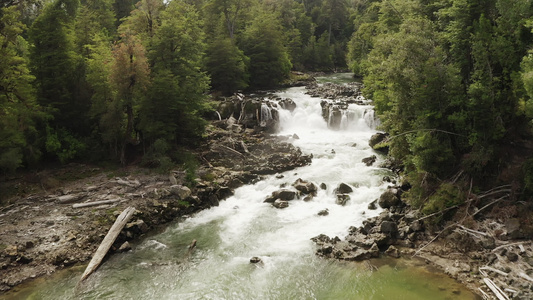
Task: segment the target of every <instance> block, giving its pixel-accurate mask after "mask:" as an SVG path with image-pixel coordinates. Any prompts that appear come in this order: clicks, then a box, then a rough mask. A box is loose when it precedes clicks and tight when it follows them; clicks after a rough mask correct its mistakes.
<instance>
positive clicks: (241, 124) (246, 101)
mask: <svg viewBox="0 0 533 300" xmlns="http://www.w3.org/2000/svg"><path fill="white" fill-rule="evenodd" d="M295 108H296V104H295V103H294V101H292V99H283V98H280V97H276V96H272V95H271V96H268V97H265V96H250V95H243V94H235V95H233V96H231V97H228V98H224V99H222V100H221V101H220V102H219V105H218V109H217V111H218V114H219V119H220V120H219V121H225V120H231V121H229V122H228V123H227V127H226V129H229V130H232V131H234V132H241V131H243V130H245V129H247V128H249V129H254V130H255V131H265V132H269V133H276V132H278V130H279V109H286V110H289V111H293V110H294V109H295Z"/></svg>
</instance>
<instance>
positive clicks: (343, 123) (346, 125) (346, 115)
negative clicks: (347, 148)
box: [340, 110, 348, 130]
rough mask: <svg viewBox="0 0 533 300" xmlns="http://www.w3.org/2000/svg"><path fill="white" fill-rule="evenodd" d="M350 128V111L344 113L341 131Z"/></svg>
mask: <svg viewBox="0 0 533 300" xmlns="http://www.w3.org/2000/svg"><path fill="white" fill-rule="evenodd" d="M347 128H348V111H346V110H343V111H342V117H341V126H340V129H341V130H346V129H347Z"/></svg>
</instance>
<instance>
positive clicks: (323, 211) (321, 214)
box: [318, 208, 329, 216]
mask: <svg viewBox="0 0 533 300" xmlns="http://www.w3.org/2000/svg"><path fill="white" fill-rule="evenodd" d="M318 215H319V216H327V215H329V210H328V209H327V208H326V209H323V210H321V211H319V212H318Z"/></svg>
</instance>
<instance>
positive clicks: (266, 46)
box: [241, 8, 292, 88]
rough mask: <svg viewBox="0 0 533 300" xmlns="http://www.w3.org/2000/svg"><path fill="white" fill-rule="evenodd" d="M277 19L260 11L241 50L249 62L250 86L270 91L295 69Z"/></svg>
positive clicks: (246, 33) (250, 25)
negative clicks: (270, 88) (269, 88)
mask: <svg viewBox="0 0 533 300" xmlns="http://www.w3.org/2000/svg"><path fill="white" fill-rule="evenodd" d="M283 41H284V35H283V31H282V26H281V24H280V22H279V20H278V19H276V18H275V15H274V14H272V13H271V12H269V11H266V10H264V9H263V8H259V9H258V12H257V13H256V14H255V18H254V19H253V20H252V22H251V23H250V24H249V25H248V27H247V28H246V31H245V32H244V33H243V38H242V42H241V48H242V49H243V51H244V54H245V55H246V56H248V57H249V58H250V69H249V70H250V86H251V87H253V88H267V87H272V86H275V85H277V84H279V83H281V82H282V81H283V80H285V79H286V78H287V77H288V75H289V71H290V69H291V67H292V65H291V62H290V60H289V55H288V52H287V49H286V47H285V46H284V44H283Z"/></svg>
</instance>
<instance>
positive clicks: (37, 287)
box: [0, 74, 477, 300]
mask: <svg viewBox="0 0 533 300" xmlns="http://www.w3.org/2000/svg"><path fill="white" fill-rule="evenodd" d="M335 76H336V77H337V78H335V80H337V79H339V78H341V79H342V80H346V79H347V78H350V79H351V77H350V76H351V75H350V74H336V75H335ZM279 94H280V96H281V97H290V98H292V99H293V100H294V101H295V102H296V104H297V106H298V107H297V109H296V110H294V112H288V111H283V110H280V111H279V115H280V119H281V125H282V129H281V131H282V132H281V134H283V135H292V134H294V133H296V134H297V135H298V136H299V137H300V138H299V139H297V140H294V141H292V142H293V143H294V144H295V145H296V146H298V147H300V148H301V149H302V151H303V152H305V153H312V154H313V155H314V158H313V163H312V164H311V165H310V166H306V167H302V168H299V169H297V170H293V171H289V172H285V173H283V174H281V175H283V176H269V177H267V178H265V179H264V180H262V181H260V182H258V183H256V184H254V185H248V186H244V187H241V188H239V189H237V190H236V191H235V195H234V196H232V197H230V198H229V199H227V200H225V201H222V202H221V204H220V206H219V207H216V208H212V209H209V210H205V211H202V212H200V213H198V214H197V215H195V216H194V217H192V218H189V219H186V220H181V221H180V222H177V223H175V224H173V225H172V226H169V227H168V228H167V230H165V231H164V232H162V233H159V234H157V235H153V236H150V237H147V238H146V239H145V240H143V241H141V242H139V243H138V244H136V245H134V247H133V250H132V251H130V252H128V253H124V254H119V255H114V256H112V257H111V258H110V259H109V260H108V261H106V262H105V263H104V264H103V265H102V266H101V267H100V268H99V269H98V270H97V271H96V272H95V273H94V274H93V275H91V276H90V277H89V278H88V279H87V280H86V281H85V282H84V283H83V284H81V285H80V286H78V287H76V284H77V282H78V279H79V278H80V276H81V274H82V272H83V269H84V268H83V267H75V268H71V269H68V270H65V271H62V272H58V273H57V274H55V275H53V276H50V277H46V278H42V279H38V280H35V281H33V282H31V283H28V284H26V285H25V286H21V287H18V288H17V290H16V291H14V292H12V293H10V294H8V295H3V296H0V298H2V299H10V300H11V299H53V300H58V299H180V300H181V299H231V300H232V299H244V300H248V299H272V300H275V299H363V300H365V299H369V300H370V299H376V300H378V299H387V300H388V299H405V300H417V299H420V300H426V299H432V300H439V299H442V300H444V299H477V298H476V296H475V295H474V294H472V293H470V292H469V291H467V290H466V289H464V288H463V287H462V286H461V285H459V284H457V283H456V282H455V281H453V280H452V279H450V278H448V277H447V276H445V275H443V274H441V273H436V272H431V271H430V270H428V269H427V268H425V267H424V266H416V264H414V263H413V261H408V260H395V259H383V260H378V261H374V262H372V263H373V264H374V265H376V266H377V269H373V268H369V267H368V265H367V264H366V263H360V264H356V263H343V262H337V261H332V260H324V259H321V258H318V257H317V256H316V255H315V254H314V252H315V248H316V246H315V245H314V244H313V242H311V241H310V238H312V237H314V236H317V235H318V234H321V233H324V234H327V235H328V236H331V237H333V236H339V237H344V236H345V235H346V234H347V229H348V228H349V227H350V226H359V225H361V223H362V221H363V220H365V219H366V218H369V217H372V216H374V215H377V214H379V213H380V211H379V210H374V211H369V210H368V209H367V206H368V203H370V202H372V201H373V200H374V199H376V198H378V197H379V195H380V194H381V193H382V192H383V191H384V190H385V189H386V187H387V183H384V182H383V181H382V178H383V176H384V174H387V172H388V171H387V170H385V169H381V168H378V167H369V166H366V165H365V164H364V163H362V162H361V160H362V158H365V157H368V156H371V155H374V154H376V153H374V151H373V150H372V149H371V148H370V147H368V140H369V138H370V136H371V135H372V134H374V133H375V132H376V130H375V128H373V125H372V124H374V123H375V122H373V121H372V120H371V118H369V116H372V114H371V113H372V107H371V106H370V105H364V106H358V105H351V106H350V107H349V110H350V115H352V116H354V117H353V118H347V120H346V123H345V126H343V127H342V128H343V130H336V131H335V130H330V129H329V128H328V126H327V123H326V121H325V120H324V119H323V117H322V116H321V106H320V101H321V99H318V98H311V97H310V96H308V95H305V90H304V89H303V88H291V89H288V90H286V91H283V92H280V93H279ZM333 150H334V151H333ZM377 155H378V154H377ZM378 159H383V158H382V157H379V155H378ZM378 163H379V162H378ZM376 165H377V164H376ZM298 178H302V179H305V180H310V181H312V182H314V183H315V184H316V185H317V186H318V185H319V184H320V183H325V184H326V185H327V189H325V190H320V191H318V193H317V195H316V197H314V198H313V200H312V201H309V202H304V201H302V200H293V201H291V202H290V206H289V207H288V208H285V209H281V210H280V209H275V208H273V207H272V206H271V205H269V204H267V203H263V201H264V199H265V198H266V197H267V196H268V195H270V194H271V193H272V192H273V191H275V190H277V189H279V187H280V186H281V185H285V186H288V187H290V185H291V184H292V183H293V182H295V181H296V179H298ZM340 182H344V183H347V184H349V185H351V186H352V188H353V189H354V192H353V193H351V194H350V197H351V200H350V201H348V203H347V204H346V205H345V206H339V205H337V204H335V200H336V197H335V192H334V189H335V187H336V186H338V185H339V183H340ZM324 208H328V209H329V215H328V216H326V217H320V216H317V212H318V211H320V210H322V209H324ZM193 239H196V240H197V248H196V250H195V251H194V252H193V253H191V254H190V255H189V254H188V252H187V247H188V245H189V244H190V243H191V241H192V240H193ZM256 256H257V257H260V258H261V260H262V263H260V264H251V263H250V262H249V261H250V258H252V257H256ZM372 269H373V270H372Z"/></svg>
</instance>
